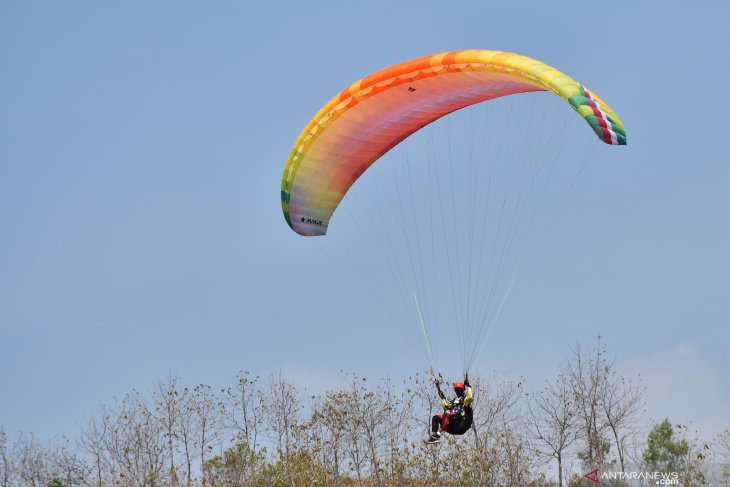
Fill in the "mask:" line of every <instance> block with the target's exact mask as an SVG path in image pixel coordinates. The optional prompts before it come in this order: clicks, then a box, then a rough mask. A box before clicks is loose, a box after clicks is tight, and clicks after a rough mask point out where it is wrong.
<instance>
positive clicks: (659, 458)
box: [643, 419, 689, 472]
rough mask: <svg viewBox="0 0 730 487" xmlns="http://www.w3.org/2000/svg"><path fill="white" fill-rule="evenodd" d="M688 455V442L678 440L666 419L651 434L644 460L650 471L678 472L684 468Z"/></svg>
mask: <svg viewBox="0 0 730 487" xmlns="http://www.w3.org/2000/svg"><path fill="white" fill-rule="evenodd" d="M688 453H689V443H687V440H685V439H677V438H676V437H675V434H674V428H673V427H672V424H671V423H670V422H669V420H668V419H665V420H664V421H662V422H661V423H659V424H657V425H656V426H654V427H653V428H652V429H651V431H650V432H649V437H648V439H647V445H646V450H645V451H644V455H643V458H644V462H645V463H646V465H647V466H648V467H649V468H650V469H653V470H657V471H660V472H676V471H678V470H680V468H681V467H682V462H683V461H684V460H685V458H686V457H687V454H688Z"/></svg>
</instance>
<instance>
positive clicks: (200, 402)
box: [190, 384, 224, 482]
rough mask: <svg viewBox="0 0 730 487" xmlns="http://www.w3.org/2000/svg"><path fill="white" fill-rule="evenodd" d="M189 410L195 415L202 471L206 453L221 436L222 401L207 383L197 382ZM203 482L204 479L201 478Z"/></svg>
mask: <svg viewBox="0 0 730 487" xmlns="http://www.w3.org/2000/svg"><path fill="white" fill-rule="evenodd" d="M190 399H191V401H190V405H191V406H190V412H192V413H193V415H194V417H195V430H196V434H197V440H196V442H195V443H196V444H197V446H198V452H199V456H200V470H201V472H204V467H205V461H206V455H207V453H208V452H209V451H210V450H212V449H213V443H214V442H215V441H217V440H218V439H219V438H220V436H221V428H222V419H223V414H224V413H223V403H222V401H221V400H220V398H219V397H218V396H216V395H215V394H214V392H213V389H212V388H211V387H210V386H209V385H207V384H198V385H197V386H195V388H194V389H193V391H192V395H191V397H190ZM203 481H204V482H205V479H203Z"/></svg>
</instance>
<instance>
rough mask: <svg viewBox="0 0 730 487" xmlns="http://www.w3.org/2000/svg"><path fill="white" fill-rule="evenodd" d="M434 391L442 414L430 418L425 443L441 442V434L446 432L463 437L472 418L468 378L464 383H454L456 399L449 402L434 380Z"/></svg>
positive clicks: (471, 394) (439, 384)
mask: <svg viewBox="0 0 730 487" xmlns="http://www.w3.org/2000/svg"><path fill="white" fill-rule="evenodd" d="M434 383H435V384H436V390H437V391H438V394H439V397H440V398H441V407H442V408H443V410H444V412H443V413H441V414H437V415H435V416H434V417H433V418H431V436H430V437H429V438H428V440H426V443H438V442H439V441H440V440H441V433H442V432H446V433H449V434H452V435H463V434H464V433H466V432H467V431H469V428H471V423H472V420H473V418H474V412H473V411H472V408H471V403H472V400H473V399H474V396H473V393H472V390H471V385H470V384H469V376H468V375H466V376H465V377H464V382H454V393H455V394H456V397H455V398H454V399H452V400H451V401H447V400H446V396H445V395H444V393H443V392H442V391H441V382H440V381H439V380H438V379H436V380H434Z"/></svg>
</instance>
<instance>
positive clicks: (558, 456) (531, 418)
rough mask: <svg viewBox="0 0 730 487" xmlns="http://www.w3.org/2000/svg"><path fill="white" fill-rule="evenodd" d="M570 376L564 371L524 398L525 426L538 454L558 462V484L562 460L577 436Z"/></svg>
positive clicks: (560, 484)
mask: <svg viewBox="0 0 730 487" xmlns="http://www.w3.org/2000/svg"><path fill="white" fill-rule="evenodd" d="M573 397H574V396H573V389H572V387H571V383H570V379H569V378H568V377H566V376H565V375H564V374H562V373H561V374H560V375H558V378H557V379H556V380H555V381H552V382H550V381H548V382H546V383H545V387H544V388H543V389H542V390H541V391H539V392H538V393H536V394H533V395H532V396H531V397H530V400H529V401H528V403H527V404H528V411H529V413H528V415H527V418H526V428H527V432H528V434H529V435H530V437H531V438H532V439H533V440H535V442H537V447H536V450H537V452H538V453H539V454H540V455H543V456H545V457H548V458H550V459H555V460H556V461H557V463H558V487H562V486H563V467H564V465H563V462H564V457H565V454H566V451H567V449H568V448H570V446H571V445H572V444H573V443H574V442H575V441H576V440H577V438H578V428H577V427H576V424H575V414H574V411H575V404H574V402H573Z"/></svg>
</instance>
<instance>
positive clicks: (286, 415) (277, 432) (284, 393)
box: [265, 372, 302, 468]
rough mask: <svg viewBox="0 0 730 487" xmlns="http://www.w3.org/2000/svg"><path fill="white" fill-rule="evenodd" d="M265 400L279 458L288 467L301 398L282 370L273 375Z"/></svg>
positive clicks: (270, 429) (300, 407) (268, 421)
mask: <svg viewBox="0 0 730 487" xmlns="http://www.w3.org/2000/svg"><path fill="white" fill-rule="evenodd" d="M265 400H266V402H267V404H269V407H268V410H267V416H266V424H267V425H268V427H269V431H270V433H271V434H272V439H273V440H274V441H276V446H277V451H278V454H279V458H280V459H281V460H282V461H283V463H284V465H285V467H286V468H288V462H289V453H290V451H291V439H292V430H293V428H294V427H295V426H296V425H297V424H298V423H299V420H300V418H299V415H300V413H301V411H302V403H301V400H300V399H299V395H298V394H297V391H296V389H295V388H294V386H293V385H291V384H290V383H289V382H287V381H286V380H285V379H284V378H283V377H282V375H281V372H279V373H278V374H277V375H272V376H271V379H270V385H269V393H268V397H266V398H265Z"/></svg>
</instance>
